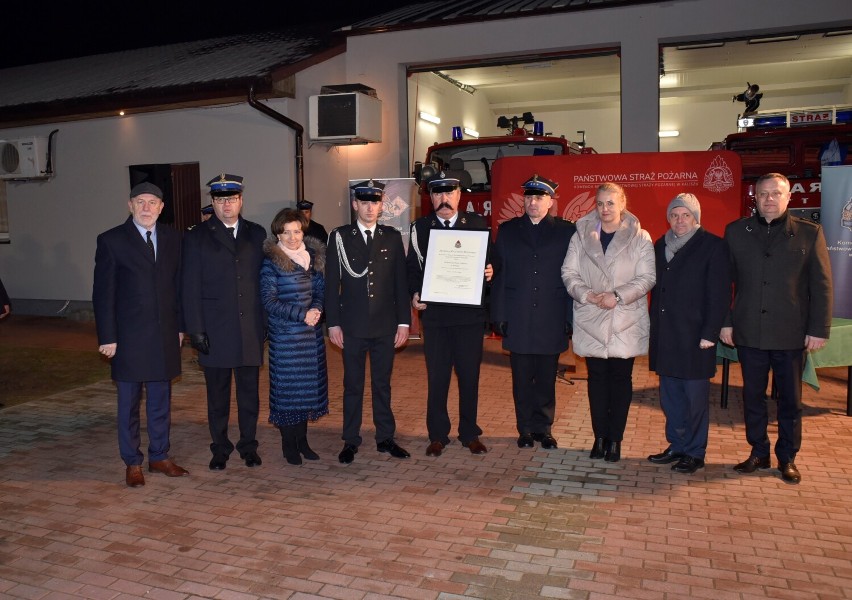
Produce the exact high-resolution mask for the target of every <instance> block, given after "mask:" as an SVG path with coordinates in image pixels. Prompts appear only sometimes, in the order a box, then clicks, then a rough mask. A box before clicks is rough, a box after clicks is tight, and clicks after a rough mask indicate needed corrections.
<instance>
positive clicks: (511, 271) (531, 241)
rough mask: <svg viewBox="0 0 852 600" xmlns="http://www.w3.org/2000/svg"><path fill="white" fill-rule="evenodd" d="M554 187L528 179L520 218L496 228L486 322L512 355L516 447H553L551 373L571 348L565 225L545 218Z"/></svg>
mask: <svg viewBox="0 0 852 600" xmlns="http://www.w3.org/2000/svg"><path fill="white" fill-rule="evenodd" d="M558 186H559V184H558V183H555V182H553V181H550V180H549V179H546V178H544V177H540V176H539V175H533V176H532V177H531V178H530V179H528V180H527V181H525V182H524V183H523V186H522V187H523V189H524V215H523V216H521V217H515V218H514V219H511V220H509V221H506V222H505V223H503V224H501V225H500V228H499V229H498V231H497V241H496V242H495V244H494V282H493V283H492V285H491V322H492V323H493V326H494V330H495V332H496V333H497V334H498V335H500V336H502V337H503V349H505V350H508V351H509V352H511V355H510V357H509V360H510V363H511V366H512V396H513V397H514V400H515V418H516V421H517V427H518V433H519V434H520V435H519V437H518V447H519V448H532V447H533V446H534V445H535V444H534V442H535V441H538V442H539V443H541V447H542V448H545V449H551V448H557V447H558V446H557V442H556V439H555V438H554V437H553V435H552V433H551V427H552V426H553V420H554V418H555V415H556V371H557V367H558V365H559V355H560V354H561V353H562V352H564V351H565V350H567V349H568V340H569V336H570V330H571V312H572V311H571V307H572V301H571V298H570V297H569V296H568V290H566V289H565V285H564V284H563V283H562V263H563V261H564V260H565V254H567V252H568V243H569V242H570V241H571V236H572V235H574V233H575V232H576V231H577V228H576V227H574V224H573V223H571V222H570V221H565V220H563V219H557V218H554V217H553V216H551V215H550V212H549V211H550V208H551V206H553V196H554V195H555V194H556V188H557V187H558Z"/></svg>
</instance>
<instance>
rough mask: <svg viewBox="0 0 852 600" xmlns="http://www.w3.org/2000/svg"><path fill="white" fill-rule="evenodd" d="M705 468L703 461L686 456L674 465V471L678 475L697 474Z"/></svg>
mask: <svg viewBox="0 0 852 600" xmlns="http://www.w3.org/2000/svg"><path fill="white" fill-rule="evenodd" d="M703 468H704V460H703V459H701V458H694V457H692V456H686V455H684V456H681V457H680V460H679V461H677V462H676V463H675V464H673V465H672V471H676V472H678V473H695V472H696V471H697V470H698V469H703Z"/></svg>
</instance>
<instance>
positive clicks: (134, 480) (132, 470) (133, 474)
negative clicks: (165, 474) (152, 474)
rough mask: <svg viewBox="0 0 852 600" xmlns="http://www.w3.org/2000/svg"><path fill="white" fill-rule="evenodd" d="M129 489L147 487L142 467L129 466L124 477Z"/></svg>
mask: <svg viewBox="0 0 852 600" xmlns="http://www.w3.org/2000/svg"><path fill="white" fill-rule="evenodd" d="M124 481H126V482H127V487H142V486H143V485H145V476H144V475H143V474H142V465H127V472H126V473H125V475H124Z"/></svg>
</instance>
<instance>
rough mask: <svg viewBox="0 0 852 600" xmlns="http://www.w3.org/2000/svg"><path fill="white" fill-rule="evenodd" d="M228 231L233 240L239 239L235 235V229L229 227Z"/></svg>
mask: <svg viewBox="0 0 852 600" xmlns="http://www.w3.org/2000/svg"><path fill="white" fill-rule="evenodd" d="M227 229H228V233H229V234H230V235H231V237H232V238H236V237H237V236H236V235H234V228H233V227H228V228H227Z"/></svg>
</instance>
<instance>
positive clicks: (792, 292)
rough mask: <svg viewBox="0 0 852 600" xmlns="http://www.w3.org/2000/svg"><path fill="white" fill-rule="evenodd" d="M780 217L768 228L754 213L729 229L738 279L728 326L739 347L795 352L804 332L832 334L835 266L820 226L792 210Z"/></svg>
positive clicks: (734, 275)
mask: <svg viewBox="0 0 852 600" xmlns="http://www.w3.org/2000/svg"><path fill="white" fill-rule="evenodd" d="M782 219H783V220H781V221H780V222H779V223H778V224H777V225H775V227H771V228H770V227H769V226H768V225H767V224H766V221H764V220H763V219H762V218H760V217H757V216H754V217H748V218H745V219H740V220H738V221H734V222H733V223H731V224H729V225H728V226H727V227H726V228H725V241H727V242H728V248H729V251H730V256H731V277H732V279H733V281H734V302H733V308H732V310H731V314H730V315H729V317H728V321H727V323H726V325H728V326H732V327H733V328H734V342H735V343H736V345H738V346H748V347H751V348H758V349H761V350H796V349H799V348H804V345H805V336H806V335H810V336H815V337H820V338H828V333H829V329H830V328H831V301H832V291H831V265H830V264H829V259H828V248H827V247H826V243H825V236H824V235H823V233H822V227H821V226H820V225H819V224H817V223H813V222H811V221H807V220H805V219H800V218H798V217H793V216H791V215H789V214H787V215H786V218H783V217H782ZM770 230H774V231H770Z"/></svg>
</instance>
